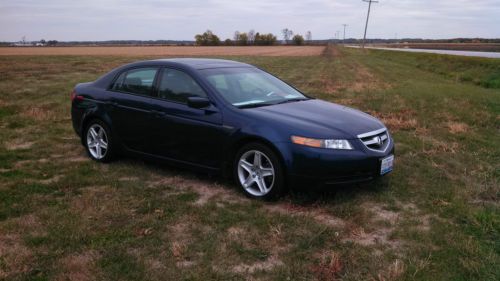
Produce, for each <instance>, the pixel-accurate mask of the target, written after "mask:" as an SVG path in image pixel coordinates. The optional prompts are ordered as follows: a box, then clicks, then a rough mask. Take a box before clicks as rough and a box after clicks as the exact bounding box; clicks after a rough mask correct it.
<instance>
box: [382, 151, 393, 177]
mask: <svg viewBox="0 0 500 281" xmlns="http://www.w3.org/2000/svg"><path fill="white" fill-rule="evenodd" d="M393 167H394V155H391V156H387V157H386V158H384V159H382V162H381V164H380V174H381V175H385V174H387V173H389V172H391V171H392V168H393Z"/></svg>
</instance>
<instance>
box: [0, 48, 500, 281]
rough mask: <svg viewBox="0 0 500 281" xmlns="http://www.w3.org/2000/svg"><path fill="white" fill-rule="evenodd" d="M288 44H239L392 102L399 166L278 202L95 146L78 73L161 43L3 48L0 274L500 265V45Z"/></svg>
mask: <svg viewBox="0 0 500 281" xmlns="http://www.w3.org/2000/svg"><path fill="white" fill-rule="evenodd" d="M183 48H185V47H183ZM219 48H220V47H217V49H219ZM223 48H224V47H222V48H221V50H223ZM251 48H255V47H251ZM284 48H285V49H283V51H280V52H281V56H269V57H264V56H263V54H258V55H253V56H252V55H250V53H251V52H258V49H255V50H254V51H250V53H246V54H245V55H244V56H243V55H241V54H234V55H235V56H231V57H229V58H230V59H234V60H238V61H243V62H248V63H252V64H255V65H258V66H259V67H261V68H263V69H265V70H267V71H269V72H271V73H273V74H275V75H278V76H279V77H281V78H283V79H284V80H286V81H288V82H290V83H292V84H293V85H295V86H297V87H298V88H299V89H301V90H303V91H304V92H306V93H309V94H310V95H311V96H314V97H317V98H321V99H325V100H329V101H332V102H337V103H340V104H344V105H347V106H351V107H354V108H358V109H361V110H363V111H365V112H369V113H371V114H373V115H375V116H377V117H379V118H381V119H382V120H383V121H384V122H385V124H386V125H387V126H388V128H389V129H390V131H391V132H392V134H393V136H394V138H395V141H396V162H395V171H394V172H393V173H392V174H391V175H390V176H389V177H386V178H384V179H382V180H381V181H377V182H374V183H369V184H363V185H353V186H340V187H330V188H326V189H320V190H317V189H315V190H312V189H311V188H310V187H308V186H305V187H304V188H303V190H295V191H291V192H290V193H289V194H288V195H287V196H286V197H284V198H282V199H281V200H279V201H277V202H272V203H268V202H261V201H255V200H249V199H247V198H245V197H244V195H243V194H242V193H241V192H239V191H238V190H236V187H235V185H234V184H232V183H231V182H230V181H228V180H225V179H222V178H219V177H213V176H211V177H209V176H206V175H203V174H196V173H192V172H189V171H184V170H180V169H177V168H173V167H169V166H165V165H161V164H158V163H150V162H144V161H142V160H140V159H132V158H127V157H122V158H121V159H118V160H117V161H115V162H113V163H111V164H99V163H95V162H92V161H90V160H89V158H87V156H86V155H85V151H84V148H83V147H82V146H81V144H80V141H79V139H78V138H77V137H76V135H75V133H74V132H73V129H72V127H71V120H70V97H69V95H70V92H71V90H72V87H73V86H74V85H75V84H76V83H79V82H84V81H91V80H94V79H96V78H97V77H98V76H99V75H101V74H104V73H106V72H108V71H109V70H110V69H111V68H113V67H116V66H119V65H121V64H124V63H127V62H132V61H135V60H141V59H150V58H151V59H152V58H159V57H160V56H165V55H166V53H162V52H160V53H154V54H152V53H126V52H125V53H122V52H124V51H123V49H120V48H118V49H116V50H115V51H114V52H113V48H109V49H108V48H105V49H106V50H109V51H110V52H112V53H113V54H114V55H111V54H109V53H106V54H104V53H92V54H90V53H78V54H77V53H73V54H72V55H68V54H67V53H66V55H64V56H63V55H57V56H55V55H54V56H51V55H48V54H45V55H41V54H39V55H37V56H35V55H34V54H33V53H32V54H31V55H27V54H28V53H26V54H25V55H24V56H17V55H12V54H11V55H7V54H8V53H6V52H5V50H7V49H6V48H0V54H3V56H0V280H3V279H5V280H378V281H383V280H384V281H388V280H464V281H465V280H499V279H500V267H499V266H498V265H499V264H500V182H499V179H500V146H499V143H500V131H499V130H500V60H494V59H481V58H465V57H450V56H440V55H433V54H414V53H399V52H391V51H380V50H368V51H366V52H363V51H362V50H358V49H350V48H345V49H344V48H337V47H333V46H328V47H326V48H325V49H323V48H321V49H317V48H315V49H314V52H312V51H311V49H310V47H303V48H305V49H301V50H303V53H301V55H297V53H296V51H297V50H299V49H296V48H290V47H284ZM288 48H290V49H288ZM47 49H49V48H47ZM50 49H51V50H52V49H53V48H50ZM68 49H73V48H68ZM76 49H78V48H75V50H76ZM90 49H93V48H90ZM127 49H128V48H127ZM16 50H17V48H16ZM19 50H21V51H22V50H45V49H36V48H19ZM96 50H98V49H96ZM193 50H195V49H194V48H193ZM273 50H274V49H273ZM308 52H311V53H308ZM292 53H295V55H292ZM299 53H300V52H299ZM169 54H171V55H176V56H181V55H182V56H184V55H192V56H196V55H203V56H206V55H208V54H200V53H196V52H193V53H191V54H189V53H183V54H172V53H169ZM285 54H288V55H286V56H285ZM213 55H216V56H217V57H222V55H226V56H227V55H229V54H228V53H225V54H221V53H213ZM306 55H307V56H306Z"/></svg>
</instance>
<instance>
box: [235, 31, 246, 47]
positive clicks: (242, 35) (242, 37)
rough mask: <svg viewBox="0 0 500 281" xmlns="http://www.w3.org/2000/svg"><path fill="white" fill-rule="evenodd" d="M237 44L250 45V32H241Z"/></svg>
mask: <svg viewBox="0 0 500 281" xmlns="http://www.w3.org/2000/svg"><path fill="white" fill-rule="evenodd" d="M237 44H238V45H240V46H246V45H248V34H247V33H246V32H243V33H240V36H239V38H238V41H237Z"/></svg>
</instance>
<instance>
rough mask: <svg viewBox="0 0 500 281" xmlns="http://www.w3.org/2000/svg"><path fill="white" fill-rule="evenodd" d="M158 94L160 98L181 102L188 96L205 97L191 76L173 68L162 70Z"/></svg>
mask: <svg viewBox="0 0 500 281" xmlns="http://www.w3.org/2000/svg"><path fill="white" fill-rule="evenodd" d="M158 95H159V97H160V98H163V99H167V100H172V101H177V102H182V103H186V102H187V99H188V97H204V98H205V97H207V95H206V94H205V92H204V91H203V89H201V87H200V86H199V85H198V83H196V81H194V79H193V78H191V76H189V75H188V74H186V73H184V72H182V71H178V70H175V69H165V70H163V73H162V75H161V77H160V86H159V91H158Z"/></svg>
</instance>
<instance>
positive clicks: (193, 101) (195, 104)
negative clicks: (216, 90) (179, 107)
mask: <svg viewBox="0 0 500 281" xmlns="http://www.w3.org/2000/svg"><path fill="white" fill-rule="evenodd" d="M187 105H188V106H189V107H192V108H198V109H201V108H205V107H209V106H210V100H208V99H207V98H202V97H189V98H188V100H187Z"/></svg>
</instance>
